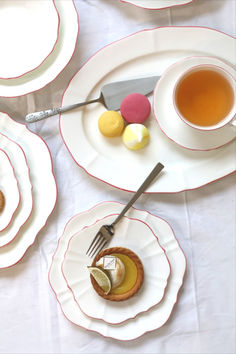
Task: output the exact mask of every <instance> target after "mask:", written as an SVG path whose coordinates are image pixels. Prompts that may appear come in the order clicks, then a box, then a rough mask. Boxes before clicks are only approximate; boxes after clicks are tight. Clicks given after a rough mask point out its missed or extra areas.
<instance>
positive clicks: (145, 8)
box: [120, 0, 195, 11]
mask: <svg viewBox="0 0 236 354" xmlns="http://www.w3.org/2000/svg"><path fill="white" fill-rule="evenodd" d="M194 1H195V0H189V1H188V2H185V3H182V4H176V5H170V6H165V7H156V8H153V7H151V8H150V7H144V6H141V5H137V4H133V3H131V2H130V1H128V0H120V2H123V3H125V4H129V5H133V6H135V7H138V8H142V9H144V10H151V11H153V10H166V9H170V8H171V7H181V6H184V5H188V4H190V3H192V2H194Z"/></svg>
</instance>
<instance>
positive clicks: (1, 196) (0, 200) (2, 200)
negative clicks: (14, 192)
mask: <svg viewBox="0 0 236 354" xmlns="http://www.w3.org/2000/svg"><path fill="white" fill-rule="evenodd" d="M4 205H5V198H4V194H3V192H2V191H0V212H1V211H2V210H3V208H4Z"/></svg>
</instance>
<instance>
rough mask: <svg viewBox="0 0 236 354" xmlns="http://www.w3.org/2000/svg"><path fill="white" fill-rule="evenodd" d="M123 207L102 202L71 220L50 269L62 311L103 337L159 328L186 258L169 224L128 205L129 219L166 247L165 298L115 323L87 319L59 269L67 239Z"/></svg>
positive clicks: (130, 336) (180, 281)
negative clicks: (167, 274) (146, 228)
mask: <svg viewBox="0 0 236 354" xmlns="http://www.w3.org/2000/svg"><path fill="white" fill-rule="evenodd" d="M123 207H124V205H123V204H121V203H117V202H104V203H101V204H98V205H96V206H95V207H93V208H92V209H90V210H88V211H86V212H83V213H80V214H77V215H75V216H74V217H73V218H72V219H70V221H69V222H68V223H67V225H66V227H65V229H64V232H63V234H62V236H61V237H60V239H59V241H58V246H57V249H56V252H55V254H54V256H53V259H52V264H51V267H50V270H49V282H50V285H51V287H52V289H53V291H54V293H55V295H56V298H57V300H58V302H59V304H60V306H61V309H62V312H63V314H64V315H65V316H66V318H67V319H68V320H69V321H71V322H72V323H74V324H76V325H78V326H80V327H82V328H84V329H87V330H89V331H92V332H97V333H99V334H101V335H102V336H105V337H109V338H114V339H117V340H121V341H128V340H133V339H136V338H138V337H140V336H142V335H143V334H144V333H146V332H150V331H153V330H156V329H158V328H160V327H162V326H163V325H164V324H165V323H166V322H167V320H168V319H169V317H170V315H171V312H172V310H173V307H174V305H175V304H176V302H177V299H178V293H179V290H180V288H181V286H182V285H183V278H184V274H185V269H186V259H185V256H184V253H183V251H182V250H181V248H180V246H179V243H178V241H177V239H176V238H175V235H174V232H173V230H172V228H171V226H170V225H169V224H168V223H167V222H166V221H165V220H163V219H161V218H159V217H157V216H155V215H152V214H150V213H148V212H146V211H143V210H138V209H135V208H131V209H130V210H129V211H128V213H127V216H128V217H129V218H134V219H139V220H141V221H143V222H145V223H147V224H148V225H149V226H150V227H151V229H152V230H153V232H154V233H155V234H156V235H157V236H158V240H159V243H160V246H161V247H162V248H163V249H164V250H166V255H167V257H168V259H169V262H170V266H171V277H170V278H169V281H168V285H167V289H166V293H165V297H164V299H163V300H162V301H161V302H160V303H159V304H158V305H157V306H154V307H153V308H152V309H150V311H147V312H145V313H143V314H140V315H139V316H138V317H137V318H136V319H133V320H130V321H127V322H125V323H123V324H120V325H117V326H111V325H108V324H107V323H105V322H103V321H100V320H94V319H91V318H89V317H88V316H86V315H85V314H83V312H82V311H81V310H80V308H79V306H78V304H77V303H76V301H75V299H74V297H73V294H72V292H71V291H70V289H69V288H68V286H67V283H66V281H65V278H64V277H63V274H62V270H61V266H62V263H63V260H64V254H65V252H66V249H67V247H68V242H69V240H70V238H71V237H72V236H73V235H74V234H75V233H76V232H78V230H80V229H82V228H83V227H85V226H86V225H88V224H91V223H94V222H96V221H97V220H98V219H101V218H103V217H104V216H105V215H108V214H110V213H112V214H113V213H114V214H117V213H120V211H121V210H122V208H123Z"/></svg>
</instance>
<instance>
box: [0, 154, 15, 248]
mask: <svg viewBox="0 0 236 354" xmlns="http://www.w3.org/2000/svg"><path fill="white" fill-rule="evenodd" d="M0 189H1V191H2V192H3V195H4V199H5V205H4V208H3V211H2V212H1V214H0V244H1V235H2V232H3V230H5V229H6V228H7V226H8V225H9V224H10V223H11V221H12V219H13V216H14V214H15V212H16V210H17V208H18V206H19V204H20V191H19V188H18V181H17V179H16V175H15V171H14V168H13V166H12V163H11V160H10V158H9V156H8V155H7V153H6V152H5V151H4V150H2V149H1V148H0Z"/></svg>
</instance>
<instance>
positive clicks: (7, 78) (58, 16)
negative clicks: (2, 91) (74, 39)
mask: <svg viewBox="0 0 236 354" xmlns="http://www.w3.org/2000/svg"><path fill="white" fill-rule="evenodd" d="M51 1H52V2H53V6H54V8H55V10H56V15H57V18H58V24H57V35H56V40H55V43H54V44H53V47H52V49H51V50H50V52H49V53H48V55H47V56H46V57H45V58H44V59H43V61H42V62H41V63H39V64H38V65H37V66H36V67H35V68H32V69H30V70H28V71H26V72H25V73H23V74H20V75H18V76H11V77H0V80H14V79H19V78H20V77H22V76H24V75H27V74H29V73H31V72H32V71H34V70H36V69H38V68H39V67H40V65H42V64H43V63H44V62H45V61H46V60H47V58H48V57H49V55H51V54H52V52H53V51H54V49H55V46H56V44H57V42H58V38H59V29H60V21H61V20H60V15H59V12H58V10H57V8H56V5H55V0H51ZM48 20H49V21H50V19H48ZM42 25H43V24H42Z"/></svg>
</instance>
